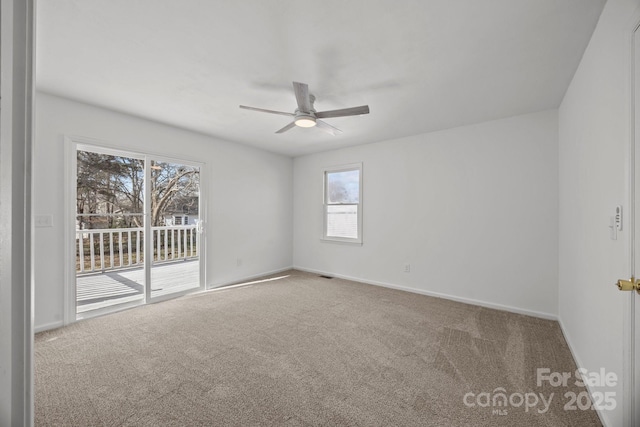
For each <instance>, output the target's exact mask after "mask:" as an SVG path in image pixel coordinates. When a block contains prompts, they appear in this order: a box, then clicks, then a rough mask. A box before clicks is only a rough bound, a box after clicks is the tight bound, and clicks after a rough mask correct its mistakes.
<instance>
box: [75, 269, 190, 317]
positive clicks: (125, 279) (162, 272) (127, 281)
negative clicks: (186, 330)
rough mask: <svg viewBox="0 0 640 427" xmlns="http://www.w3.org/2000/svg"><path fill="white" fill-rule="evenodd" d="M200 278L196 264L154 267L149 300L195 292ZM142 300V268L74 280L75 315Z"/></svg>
mask: <svg viewBox="0 0 640 427" xmlns="http://www.w3.org/2000/svg"><path fill="white" fill-rule="evenodd" d="M199 276H200V274H199V263H198V261H197V260H190V261H178V262H171V263H166V264H158V265H154V266H153V267H152V268H151V296H152V297H159V296H162V295H168V294H171V293H175V292H181V291H185V290H189V289H194V288H198V287H199V286H200V284H199ZM143 299H144V269H143V268H142V267H137V268H130V269H124V270H117V271H108V272H105V273H91V274H82V275H78V276H77V278H76V301H77V312H78V313H84V312H87V311H90V310H95V309H99V308H104V307H109V306H112V305H116V304H122V303H127V302H132V301H138V300H139V301H142V300H143Z"/></svg>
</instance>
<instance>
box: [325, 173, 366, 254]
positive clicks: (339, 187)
mask: <svg viewBox="0 0 640 427" xmlns="http://www.w3.org/2000/svg"><path fill="white" fill-rule="evenodd" d="M323 239H325V240H334V241H339V242H350V243H360V244H362V163H357V164H352V165H344V166H337V167H332V168H327V169H325V170H324V230H323Z"/></svg>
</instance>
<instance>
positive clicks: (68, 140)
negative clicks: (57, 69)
mask: <svg viewBox="0 0 640 427" xmlns="http://www.w3.org/2000/svg"><path fill="white" fill-rule="evenodd" d="M64 140H65V182H66V183H67V185H66V188H65V191H64V201H65V209H64V210H65V212H64V218H65V220H64V224H65V239H64V245H65V269H64V270H65V274H64V276H65V286H64V293H65V295H64V319H63V322H64V324H65V325H68V324H70V323H74V322H76V321H77V320H80V319H79V318H78V315H77V307H76V303H77V294H76V249H75V240H76V237H75V236H76V223H75V218H76V214H77V212H76V192H77V172H78V171H77V167H78V164H77V151H78V150H86V151H92V152H96V153H101V154H108V155H117V156H127V157H131V158H135V159H139V160H143V161H144V200H145V203H144V213H143V218H144V235H145V238H144V251H145V254H149V253H152V252H151V251H152V243H151V240H152V239H149V238H148V237H150V236H151V233H150V230H151V224H150V223H149V218H150V217H151V216H150V212H151V206H150V204H149V203H147V201H148V200H150V195H151V187H150V186H149V185H148V183H149V182H150V177H151V174H150V165H151V161H152V160H155V161H162V162H171V163H177V164H184V165H187V166H193V167H198V168H199V170H200V172H199V173H200V179H199V198H198V203H199V206H198V208H199V211H198V212H199V217H200V218H207V212H206V207H207V204H208V203H207V185H206V183H207V178H206V163H203V162H199V161H196V160H192V159H188V158H186V159H182V158H177V157H172V156H167V155H163V154H156V153H150V152H142V150H140V151H138V150H131V149H130V148H126V147H122V146H119V145H116V144H113V143H109V142H105V141H102V140H98V139H94V138H89V137H83V136H76V135H65V137H64ZM201 221H202V231H201V232H200V233H199V234H198V238H199V239H200V240H199V246H198V258H199V260H198V262H199V279H200V285H199V287H197V288H194V289H190V290H186V291H181V292H176V293H174V294H170V295H164V296H160V297H154V298H151V280H150V279H151V267H152V263H153V260H152V257H149V256H145V257H144V271H145V283H144V287H145V292H144V298H143V300H142V301H134V302H130V303H123V304H118V305H114V306H113V307H109V309H99V310H95V312H91V313H88V314H86V315H82V318H88V317H93V316H98V315H102V314H106V313H112V312H116V311H119V310H123V309H127V308H131V307H134V306H139V305H144V304H149V303H155V302H160V301H164V300H167V299H172V298H176V297H179V296H182V295H185V294H189V293H193V292H199V291H202V290H205V289H206V246H207V245H206V221H205V220H202V219H201Z"/></svg>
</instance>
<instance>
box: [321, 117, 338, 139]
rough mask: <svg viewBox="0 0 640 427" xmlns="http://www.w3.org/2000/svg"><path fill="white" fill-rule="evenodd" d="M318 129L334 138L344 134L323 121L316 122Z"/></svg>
mask: <svg viewBox="0 0 640 427" xmlns="http://www.w3.org/2000/svg"><path fill="white" fill-rule="evenodd" d="M316 127H317V128H318V129H320V130H323V131H325V132H327V133H330V134H331V135H333V136H336V135H340V134H341V133H342V131H341V130H340V129H338V128H336V127H333V126H331V125H330V124H329V123H327V122H323V121H322V120H316Z"/></svg>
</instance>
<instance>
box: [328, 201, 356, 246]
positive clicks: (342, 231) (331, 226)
mask: <svg viewBox="0 0 640 427" xmlns="http://www.w3.org/2000/svg"><path fill="white" fill-rule="evenodd" d="M327 237H346V238H349V239H357V238H358V205H333V206H332V205H328V206H327Z"/></svg>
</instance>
